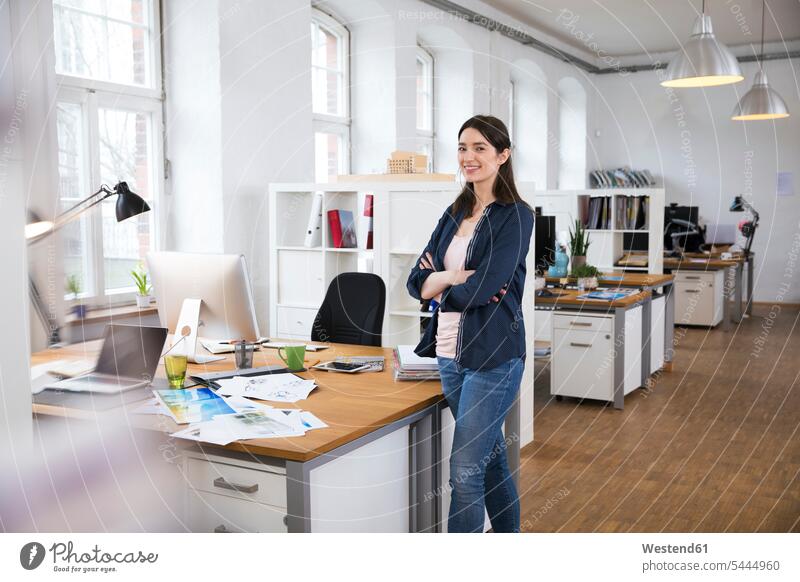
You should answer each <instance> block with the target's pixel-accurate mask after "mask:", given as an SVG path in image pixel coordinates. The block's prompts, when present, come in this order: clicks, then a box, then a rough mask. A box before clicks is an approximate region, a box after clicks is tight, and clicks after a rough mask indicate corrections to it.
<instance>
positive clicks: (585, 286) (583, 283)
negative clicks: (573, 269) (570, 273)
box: [578, 277, 598, 291]
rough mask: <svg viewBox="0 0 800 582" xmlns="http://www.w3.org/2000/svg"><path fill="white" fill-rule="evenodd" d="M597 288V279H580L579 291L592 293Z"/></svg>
mask: <svg viewBox="0 0 800 582" xmlns="http://www.w3.org/2000/svg"><path fill="white" fill-rule="evenodd" d="M597 287H598V285H597V277H580V278H579V279H578V289H580V290H581V291H591V290H592V289H597Z"/></svg>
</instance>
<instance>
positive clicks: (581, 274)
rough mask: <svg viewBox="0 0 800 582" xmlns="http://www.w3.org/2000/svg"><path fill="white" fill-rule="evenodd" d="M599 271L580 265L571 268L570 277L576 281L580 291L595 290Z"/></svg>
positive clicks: (593, 267) (591, 266)
mask: <svg viewBox="0 0 800 582" xmlns="http://www.w3.org/2000/svg"><path fill="white" fill-rule="evenodd" d="M599 274H600V271H599V270H598V269H597V267H595V266H593V265H586V264H583V265H580V266H578V267H573V268H572V272H571V273H570V276H572V277H575V278H576V279H577V280H578V289H580V290H581V291H583V290H586V289H597V276H598V275H599Z"/></svg>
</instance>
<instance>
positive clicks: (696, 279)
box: [684, 275, 700, 281]
mask: <svg viewBox="0 0 800 582" xmlns="http://www.w3.org/2000/svg"><path fill="white" fill-rule="evenodd" d="M684 279H691V280H692V281H699V280H700V277H693V276H691V275H686V276H685V277H684Z"/></svg>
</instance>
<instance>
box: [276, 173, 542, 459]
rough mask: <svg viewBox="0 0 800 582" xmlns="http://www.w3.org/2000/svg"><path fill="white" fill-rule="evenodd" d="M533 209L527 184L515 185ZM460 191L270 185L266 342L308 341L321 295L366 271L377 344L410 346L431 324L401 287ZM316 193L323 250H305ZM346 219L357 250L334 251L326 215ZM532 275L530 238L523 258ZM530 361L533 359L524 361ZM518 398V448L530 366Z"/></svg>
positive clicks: (527, 420)
mask: <svg viewBox="0 0 800 582" xmlns="http://www.w3.org/2000/svg"><path fill="white" fill-rule="evenodd" d="M517 187H518V189H519V190H520V193H521V194H522V196H523V197H524V198H525V200H526V201H527V202H528V203H529V204H530V205H531V206H534V205H535V204H534V200H533V184H532V183H520V184H517ZM460 190H461V186H460V185H459V184H457V183H455V182H400V181H398V182H353V183H335V184H304V183H278V184H270V186H269V217H270V218H269V220H270V246H269V253H270V281H269V287H270V305H269V307H270V321H269V327H270V332H269V333H270V336H271V337H281V338H288V339H297V340H305V341H308V340H309V338H310V337H311V327H312V325H313V322H314V317H315V316H316V314H317V310H318V309H319V306H320V305H321V304H322V300H323V298H324V297H325V291H326V290H327V288H328V285H329V284H330V282H331V281H332V280H333V278H334V277H335V276H336V275H338V274H339V273H344V272H353V271H359V272H369V273H375V274H377V275H379V276H380V277H381V278H382V279H383V281H384V283H385V284H386V312H385V314H384V323H383V345H384V346H387V347H389V346H396V345H399V344H417V343H418V342H419V339H420V336H421V330H422V327H421V325H422V322H423V321H424V320H426V319H428V318H430V317H431V315H430V314H429V313H422V312H420V305H419V303H418V302H417V301H416V300H414V299H413V298H412V297H411V296H410V295H409V294H408V291H407V289H406V280H407V279H408V274H409V272H410V271H411V268H412V266H413V265H414V262H415V261H416V260H417V258H418V257H419V253H420V252H421V251H422V249H423V248H424V247H425V245H426V244H427V242H428V239H429V237H430V235H431V233H432V232H433V229H434V227H435V226H436V223H437V221H438V220H439V217H440V216H441V215H442V213H443V212H444V210H445V208H447V206H448V205H450V204H451V203H452V202H453V200H455V198H456V196H457V195H458V193H459V192H460ZM316 192H321V193H322V196H323V198H322V244H321V245H320V246H318V247H314V248H307V247H305V246H304V240H305V232H306V227H307V225H308V217H309V213H310V212H311V206H312V200H313V197H314V194H315V193H316ZM366 194H373V196H374V198H373V233H374V234H373V245H374V249H372V250H367V249H365V248H364V243H365V241H366V232H365V231H364V229H363V228H360V227H359V222H360V217H361V216H362V214H363V206H364V197H365V195H366ZM332 209H345V210H350V211H352V212H353V216H354V218H355V220H356V226H357V235H358V236H357V239H358V240H357V242H358V248H357V249H335V248H333V244H332V240H331V237H330V233H329V232H328V224H327V222H328V221H327V212H328V210H332ZM528 259H529V264H528V272H529V273H533V262H534V252H533V239H532V240H531V249H530V252H529V254H528ZM533 300H534V291H533V276H529V277H528V286H527V288H526V291H525V308H524V316H525V318H526V331H527V334H528V340H529V341H528V343H529V345H530V346H533V328H534V324H533V314H534V311H533ZM530 361H531V362H532V359H531V360H530ZM522 386H523V388H522V396H521V408H522V411H523V412H522V415H521V427H522V438H521V444H525V443H527V442H530V440H532V438H533V366H532V365H530V366H526V371H525V376H524V377H523V384H522Z"/></svg>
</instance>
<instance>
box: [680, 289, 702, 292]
mask: <svg viewBox="0 0 800 582" xmlns="http://www.w3.org/2000/svg"><path fill="white" fill-rule="evenodd" d="M683 291H684V292H685V293H700V290H699V289H684V290H683Z"/></svg>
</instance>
